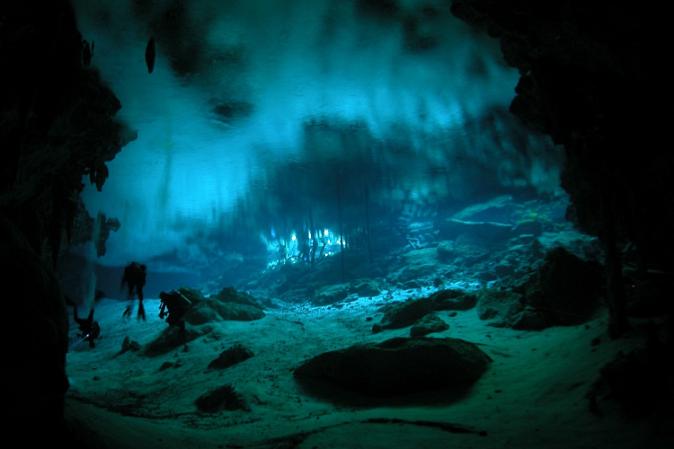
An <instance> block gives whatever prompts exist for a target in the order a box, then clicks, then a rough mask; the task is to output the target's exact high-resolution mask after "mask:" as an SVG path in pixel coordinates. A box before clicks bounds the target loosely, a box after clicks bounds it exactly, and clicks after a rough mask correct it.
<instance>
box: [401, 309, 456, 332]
mask: <svg viewBox="0 0 674 449" xmlns="http://www.w3.org/2000/svg"><path fill="white" fill-rule="evenodd" d="M447 329H449V324H447V323H445V322H444V321H443V320H442V319H441V318H440V317H439V316H437V315H436V314H434V313H433V314H430V315H426V316H425V317H423V318H422V319H420V320H419V321H417V322H416V323H415V324H414V326H412V327H411V328H410V337H424V336H426V335H428V334H433V333H435V332H443V331H446V330H447Z"/></svg>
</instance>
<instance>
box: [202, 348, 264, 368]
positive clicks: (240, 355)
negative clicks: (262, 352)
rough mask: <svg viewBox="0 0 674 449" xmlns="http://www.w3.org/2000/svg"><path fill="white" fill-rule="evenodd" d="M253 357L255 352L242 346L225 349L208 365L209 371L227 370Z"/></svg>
mask: <svg viewBox="0 0 674 449" xmlns="http://www.w3.org/2000/svg"><path fill="white" fill-rule="evenodd" d="M251 357H253V352H252V351H251V350H250V349H248V348H246V347H245V346H243V345H242V344H235V345H234V346H232V347H231V348H228V349H225V350H224V351H222V352H221V353H220V355H219V356H218V357H217V358H216V359H214V360H213V361H212V362H211V363H209V364H208V369H226V368H229V367H230V366H234V365H236V364H238V363H241V362H243V361H244V360H248V359H249V358H251Z"/></svg>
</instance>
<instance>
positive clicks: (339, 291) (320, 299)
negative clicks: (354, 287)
mask: <svg viewBox="0 0 674 449" xmlns="http://www.w3.org/2000/svg"><path fill="white" fill-rule="evenodd" d="M348 294H349V284H332V285H325V286H323V287H320V288H318V289H316V293H314V298H313V301H312V302H313V303H314V304H318V305H328V304H334V303H336V302H339V301H341V300H343V299H345V298H346V297H347V296H348Z"/></svg>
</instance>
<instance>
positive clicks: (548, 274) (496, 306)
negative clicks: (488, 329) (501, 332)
mask: <svg viewBox="0 0 674 449" xmlns="http://www.w3.org/2000/svg"><path fill="white" fill-rule="evenodd" d="M601 286H602V274H601V267H600V266H599V265H598V264H597V263H595V262H591V261H584V260H582V259H580V258H578V257H576V256H574V255H573V254H571V253H570V252H568V251H567V250H565V249H564V248H555V249H554V250H552V251H550V252H549V253H548V254H547V255H546V256H545V259H544V261H543V263H542V264H541V265H540V266H539V268H538V270H537V271H535V272H531V273H528V274H527V275H525V276H523V278H521V279H520V281H519V282H514V283H513V284H511V285H508V284H506V285H504V286H502V287H501V288H494V289H485V290H483V291H481V292H480V294H479V295H480V302H479V305H478V316H479V317H480V319H494V321H493V322H492V323H491V324H492V325H495V326H508V327H512V328H515V329H523V330H540V329H544V328H546V327H549V326H557V325H573V324H579V323H583V322H585V321H587V320H588V319H590V318H591V317H592V314H593V313H594V311H595V309H596V308H597V306H598V304H599V297H600V295H601Z"/></svg>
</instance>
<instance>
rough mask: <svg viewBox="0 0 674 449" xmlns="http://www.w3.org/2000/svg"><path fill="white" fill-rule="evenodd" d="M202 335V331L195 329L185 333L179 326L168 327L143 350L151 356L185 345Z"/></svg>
mask: <svg viewBox="0 0 674 449" xmlns="http://www.w3.org/2000/svg"><path fill="white" fill-rule="evenodd" d="M201 335H202V334H201V333H200V332H197V331H195V330H193V329H187V330H185V332H184V333H183V332H181V330H180V329H178V328H177V327H174V326H171V327H168V328H166V329H165V330H164V332H162V333H161V334H159V336H158V337H157V338H155V339H154V340H152V341H151V342H150V343H148V344H147V346H145V349H144V350H143V354H145V355H147V356H150V357H153V356H157V355H161V354H166V353H167V352H170V351H172V350H174V349H177V348H179V347H181V346H184V345H185V344H186V343H188V342H190V341H192V340H194V339H196V338H198V337H200V336H201Z"/></svg>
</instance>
